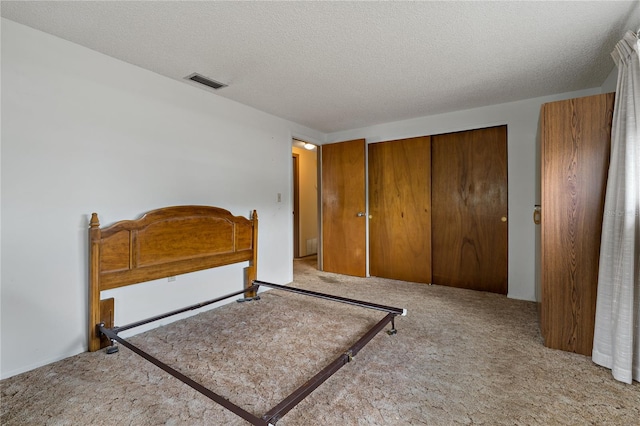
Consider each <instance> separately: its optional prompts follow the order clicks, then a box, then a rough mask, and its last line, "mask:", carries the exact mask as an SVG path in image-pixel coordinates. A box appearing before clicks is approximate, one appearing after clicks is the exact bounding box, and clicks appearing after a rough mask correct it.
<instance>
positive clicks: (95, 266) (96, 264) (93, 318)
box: [89, 213, 101, 352]
mask: <svg viewBox="0 0 640 426" xmlns="http://www.w3.org/2000/svg"><path fill="white" fill-rule="evenodd" d="M89 226H90V228H89V250H90V251H91V255H90V256H89V351H90V352H94V351H97V350H99V349H100V335H99V333H98V330H97V328H96V324H99V323H100V238H101V231H100V221H99V220H98V214H97V213H92V214H91V221H90V222H89Z"/></svg>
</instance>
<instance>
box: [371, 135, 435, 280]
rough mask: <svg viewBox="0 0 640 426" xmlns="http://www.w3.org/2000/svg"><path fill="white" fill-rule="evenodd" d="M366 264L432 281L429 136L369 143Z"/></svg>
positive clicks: (378, 272) (387, 273) (381, 272)
mask: <svg viewBox="0 0 640 426" xmlns="http://www.w3.org/2000/svg"><path fill="white" fill-rule="evenodd" d="M369 215H370V219H369V258H370V260H369V269H370V273H371V275H373V276H377V277H384V278H392V279H397V280H403V281H413V282H421V283H430V282H431V141H430V138H429V136H425V137H419V138H411V139H403V140H397V141H389V142H381V143H375V144H370V145H369Z"/></svg>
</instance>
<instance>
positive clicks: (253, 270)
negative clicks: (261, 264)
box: [244, 210, 258, 299]
mask: <svg viewBox="0 0 640 426" xmlns="http://www.w3.org/2000/svg"><path fill="white" fill-rule="evenodd" d="M251 222H252V223H253V233H252V234H253V241H252V243H251V246H252V248H253V255H252V258H251V260H250V261H249V268H248V273H247V282H246V283H245V288H246V287H251V286H252V285H253V281H254V280H256V279H257V277H258V212H257V211H256V210H254V211H253V213H252V215H251ZM256 295H257V291H256V290H250V291H247V292H245V293H244V297H245V298H247V299H251V298H254V297H256Z"/></svg>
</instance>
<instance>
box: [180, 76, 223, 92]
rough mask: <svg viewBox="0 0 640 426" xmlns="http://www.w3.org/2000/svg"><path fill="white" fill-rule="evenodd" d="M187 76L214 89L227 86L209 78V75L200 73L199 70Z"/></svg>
mask: <svg viewBox="0 0 640 426" xmlns="http://www.w3.org/2000/svg"><path fill="white" fill-rule="evenodd" d="M185 78H186V79H187V80H191V81H195V82H196V83H200V84H204V85H205V86H209V87H211V88H212V89H220V88H222V87H227V85H226V84H224V83H220V82H218V81H215V80H211V79H210V78H207V77H205V76H203V75H200V74H198V73H197V72H194V73H193V74H189V75H188V76H186V77H185Z"/></svg>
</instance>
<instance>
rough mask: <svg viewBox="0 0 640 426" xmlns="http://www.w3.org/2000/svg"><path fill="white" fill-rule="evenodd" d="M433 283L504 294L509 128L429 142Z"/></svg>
mask: <svg viewBox="0 0 640 426" xmlns="http://www.w3.org/2000/svg"><path fill="white" fill-rule="evenodd" d="M431 184H432V188H431V191H432V199H431V207H432V217H431V223H432V253H433V256H432V258H433V265H432V268H433V283H434V284H441V285H448V286H453V287H462V288H469V289H473V290H482V291H490V292H494V293H500V294H507V256H508V224H507V218H508V215H507V211H508V210H507V127H506V126H500V127H491V128H487V129H479V130H471V131H466V132H457V133H449V134H446V135H438V136H432V138H431Z"/></svg>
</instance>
